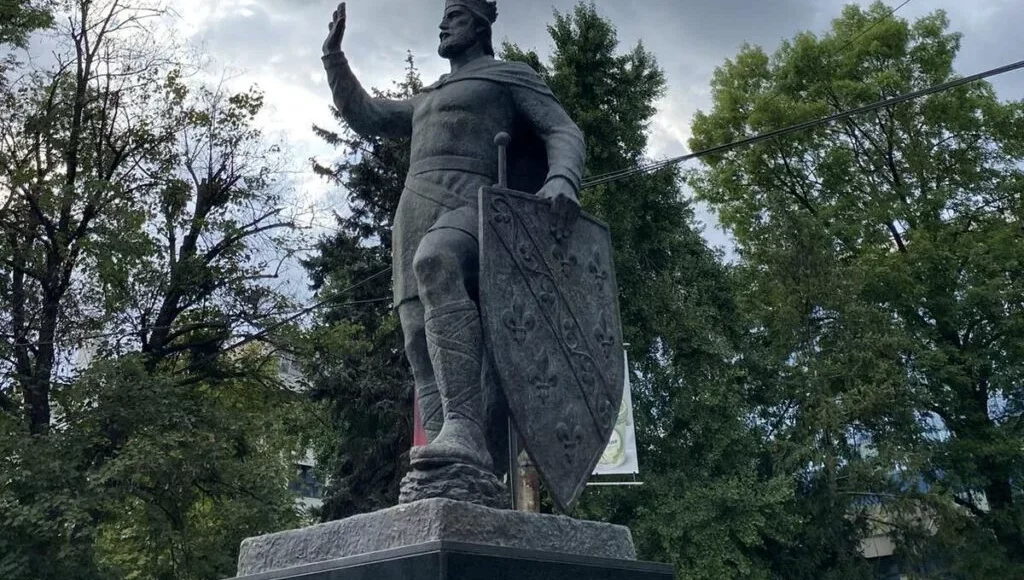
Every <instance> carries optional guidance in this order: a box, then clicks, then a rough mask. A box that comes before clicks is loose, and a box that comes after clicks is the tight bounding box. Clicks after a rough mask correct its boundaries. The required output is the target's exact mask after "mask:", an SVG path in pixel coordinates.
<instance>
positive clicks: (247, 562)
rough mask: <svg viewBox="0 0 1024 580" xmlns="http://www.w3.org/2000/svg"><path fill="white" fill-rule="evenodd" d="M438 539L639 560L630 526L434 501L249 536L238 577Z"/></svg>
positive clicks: (239, 566) (240, 558) (242, 547)
mask: <svg viewBox="0 0 1024 580" xmlns="http://www.w3.org/2000/svg"><path fill="white" fill-rule="evenodd" d="M431 542H458V543H463V544H473V545H481V546H496V547H505V548H517V549H524V550H537V551H542V552H549V553H558V554H567V555H576V556H590V557H596V558H607V559H617V560H635V559H636V549H635V548H634V546H633V537H632V535H631V534H630V532H629V529H628V528H626V527H624V526H617V525H612V524H604V523H599V522H588V521H583V520H576V519H572V518H569V517H565V516H555V515H546V514H530V513H523V512H516V511H511V510H497V509H492V508H488V507H484V506H480V505H476V504H471V503H466V502H458V501H451V500H444V499H431V500H424V501H419V502H415V503H410V504H403V505H399V506H396V507H393V508H388V509H385V510H380V511H377V512H373V513H369V514H362V515H358V516H353V517H350V518H346V519H344V520H338V521H335V522H329V523H326V524H319V525H316V526H311V527H308V528H302V529H299V530H291V531H287V532H279V533H276V534H269V535H266V536H258V537H254V538H248V539H246V540H244V541H243V542H242V546H241V550H240V552H239V556H238V575H239V576H248V575H253V574H260V573H264V572H271V571H274V570H283V569H286V568H292V567H296V566H301V565H306V564H313V563H317V562H325V561H329V560H336V559H339V558H346V557H349V556H358V555H362V554H370V553H373V552H380V551H384V550H393V549H396V548H403V547H408V546H416V545H421V544H427V543H431Z"/></svg>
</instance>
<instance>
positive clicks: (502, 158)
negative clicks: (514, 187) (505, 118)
mask: <svg viewBox="0 0 1024 580" xmlns="http://www.w3.org/2000/svg"><path fill="white" fill-rule="evenodd" d="M511 142H512V137H511V136H510V135H509V134H508V133H506V132H504V131H502V132H501V133H498V134H497V135H495V136H494V144H495V145H497V146H498V187H508V144H509V143H511Z"/></svg>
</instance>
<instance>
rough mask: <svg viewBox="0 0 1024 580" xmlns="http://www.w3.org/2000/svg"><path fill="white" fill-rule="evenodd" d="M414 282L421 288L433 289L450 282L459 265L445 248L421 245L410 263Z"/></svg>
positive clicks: (455, 274)
mask: <svg viewBox="0 0 1024 580" xmlns="http://www.w3.org/2000/svg"><path fill="white" fill-rule="evenodd" d="M412 269H413V272H414V273H415V275H416V281H417V282H418V283H419V284H420V286H421V287H424V286H425V287H427V288H430V287H434V286H437V285H441V284H444V283H446V282H450V281H452V280H453V279H454V278H456V277H457V276H458V274H459V263H458V260H457V259H456V257H455V256H453V255H452V254H451V253H450V252H447V251H446V250H445V248H443V247H438V246H437V245H434V244H422V245H421V246H420V248H419V249H418V250H417V251H416V255H415V257H414V258H413V261H412Z"/></svg>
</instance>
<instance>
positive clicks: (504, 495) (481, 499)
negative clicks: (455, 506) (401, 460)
mask: <svg viewBox="0 0 1024 580" xmlns="http://www.w3.org/2000/svg"><path fill="white" fill-rule="evenodd" d="M425 499H451V500H455V501H465V502H471V503H476V504H480V505H483V506H487V507H492V508H497V509H502V508H508V507H510V506H511V503H512V497H511V496H510V495H509V492H508V489H507V488H506V486H505V484H503V483H502V482H501V481H500V480H499V479H498V478H497V477H495V476H494V473H492V472H490V471H487V470H485V469H480V468H479V467H475V466H473V465H466V464H463V463H455V464H450V465H441V466H437V467H425V468H414V469H413V470H412V471H410V472H409V473H408V474H407V475H406V476H405V477H404V478H402V484H401V489H400V493H399V496H398V501H399V503H403V504H405V503H413V502H417V501H421V500H425Z"/></svg>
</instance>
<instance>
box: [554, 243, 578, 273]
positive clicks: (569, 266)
mask: <svg viewBox="0 0 1024 580" xmlns="http://www.w3.org/2000/svg"><path fill="white" fill-rule="evenodd" d="M551 257H552V258H554V259H555V261H556V262H558V266H559V267H560V268H561V269H562V274H563V275H564V276H569V275H570V274H572V271H573V269H574V268H576V266H577V265H578V264H579V261H580V260H579V258H577V257H576V254H574V253H572V252H570V253H569V254H566V253H565V252H564V251H563V250H562V248H560V247H558V246H555V249H554V250H552V252H551Z"/></svg>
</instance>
